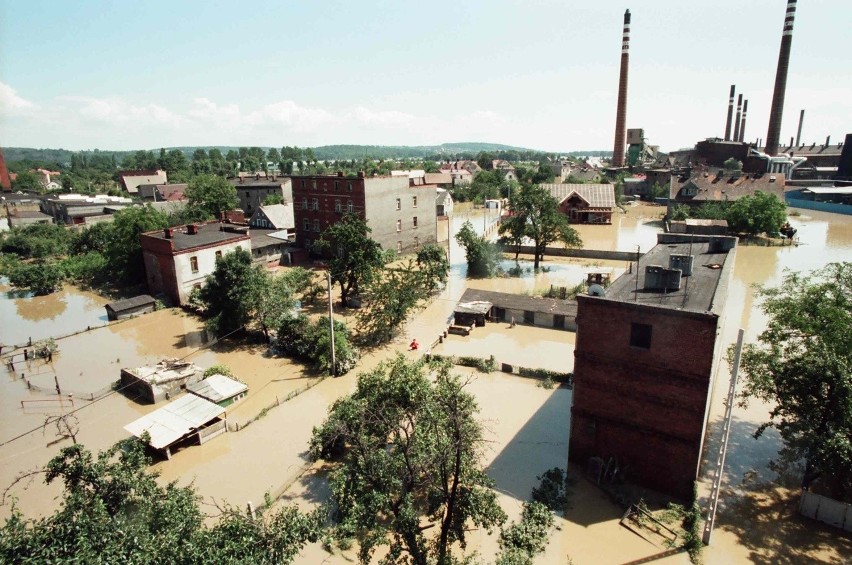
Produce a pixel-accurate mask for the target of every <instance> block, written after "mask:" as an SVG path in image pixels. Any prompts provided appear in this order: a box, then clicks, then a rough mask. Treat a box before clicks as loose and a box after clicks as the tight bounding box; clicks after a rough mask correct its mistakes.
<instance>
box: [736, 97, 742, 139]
mask: <svg viewBox="0 0 852 565" xmlns="http://www.w3.org/2000/svg"><path fill="white" fill-rule="evenodd" d="M742 112H743V95H742V94H740V96H739V98H737V119H736V120H734V141H739V140H740V120H741V119H742Z"/></svg>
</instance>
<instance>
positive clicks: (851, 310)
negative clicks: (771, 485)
mask: <svg viewBox="0 0 852 565" xmlns="http://www.w3.org/2000/svg"><path fill="white" fill-rule="evenodd" d="M757 292H758V295H759V296H760V297H761V298H762V299H763V301H762V303H761V306H760V307H761V309H762V310H763V312H764V313H765V314H766V315H767V316H768V325H767V328H766V330H764V332H763V333H761V334H760V336H759V337H758V343H757V344H748V345H746V346H745V348H744V349H743V354H742V360H741V367H742V372H743V373H744V375H745V379H744V381H745V384H744V388H743V392H742V394H741V399H742V400H743V402H744V403H745V402H747V401H748V400H749V399H752V398H756V399H759V400H762V401H765V402H770V403H772V404H773V405H774V406H773V408H772V410H771V411H770V413H769V416H770V420H769V422H767V423H765V424H763V425H761V426H760V427H759V428H758V429H757V431H756V432H755V434H754V435H755V437H759V436H760V435H761V434H762V433H763V432H764V430H765V429H766V428H770V427H772V428H775V429H777V430H778V432H779V433H780V434H781V438H782V439H783V441H784V448H783V449H782V450H781V453H780V456H781V460H780V461H781V463H782V464H783V463H791V462H796V461H804V467H805V468H804V475H803V477H802V486H803V487H804V488H809V487H810V486H811V484H812V483H813V482H814V481H815V480H816V479H817V478H820V477H823V478H824V482H825V484H826V485H827V487H828V488H829V490H831V492H832V494H833V495H834V496H835V497H836V498H839V499H846V500H847V501H850V500H852V348H850V347H849V344H850V343H852V263H831V264H829V265H827V266H826V267H824V268H822V269H820V270H818V271H815V272H812V273H809V274H805V275H803V274H801V273H794V272H787V273H785V275H784V279H783V282H782V284H781V285H780V286H778V287H775V288H766V287H762V288H759V289H758V291H757Z"/></svg>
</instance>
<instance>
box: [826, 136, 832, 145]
mask: <svg viewBox="0 0 852 565" xmlns="http://www.w3.org/2000/svg"><path fill="white" fill-rule="evenodd" d="M829 145H831V136H830V135H827V136H825V146H826V147H828V146H829Z"/></svg>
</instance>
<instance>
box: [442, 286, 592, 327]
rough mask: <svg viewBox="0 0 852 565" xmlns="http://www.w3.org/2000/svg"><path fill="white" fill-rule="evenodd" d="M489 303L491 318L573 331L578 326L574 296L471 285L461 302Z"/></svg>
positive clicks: (489, 317) (489, 315)
mask: <svg viewBox="0 0 852 565" xmlns="http://www.w3.org/2000/svg"><path fill="white" fill-rule="evenodd" d="M486 303H487V304H490V305H491V306H490V311H489V312H488V314H487V316H486V317H487V319H488V320H492V321H501V322H512V321H513V320H514V321H516V323H519V324H520V323H521V322H523V323H525V324H529V325H531V326H540V327H543V328H554V329H559V330H569V331H573V330H575V329H576V328H577V325H576V318H577V303H576V302H575V301H574V300H568V299H562V298H547V297H539V296H526V295H522V294H510V293H506V292H492V291H489V290H477V289H473V288H469V289H467V290H465V291H464V294H463V295H462V297H461V301H460V302H459V305H460V306H461V305H463V304H474V305H475V304H486ZM457 310H458V308H457ZM465 311H466V310H462V319H467V318H466V316H467V315H466V314H465V313H464V312H465Z"/></svg>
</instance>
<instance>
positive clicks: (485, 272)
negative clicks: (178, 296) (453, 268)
mask: <svg viewBox="0 0 852 565" xmlns="http://www.w3.org/2000/svg"><path fill="white" fill-rule="evenodd" d="M455 237H456V241H457V242H458V243H459V245H461V246H462V247H464V252H465V258H466V259H467V271H468V274H469V275H471V276H474V277H493V276H494V275H496V274H497V270H498V267H499V264H500V255H501V249H500V246H499V245H498V244H496V243H494V242H492V241H489V240H487V239H485V237H484V236H481V235H477V233H476V231H475V230H474V229H473V224H471V223H470V221H467V222H465V223H464V225H463V226H462V227H461V229H460V230H459V231H458V232H457V233H456V236H455Z"/></svg>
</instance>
